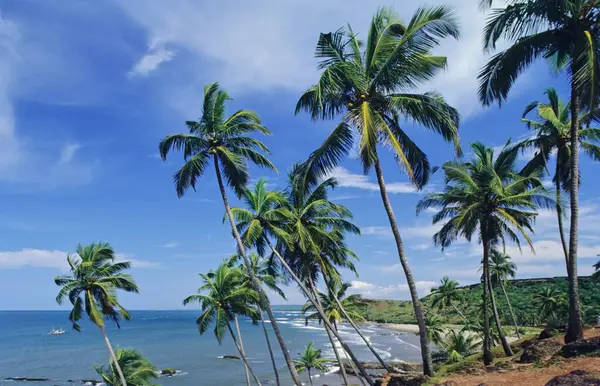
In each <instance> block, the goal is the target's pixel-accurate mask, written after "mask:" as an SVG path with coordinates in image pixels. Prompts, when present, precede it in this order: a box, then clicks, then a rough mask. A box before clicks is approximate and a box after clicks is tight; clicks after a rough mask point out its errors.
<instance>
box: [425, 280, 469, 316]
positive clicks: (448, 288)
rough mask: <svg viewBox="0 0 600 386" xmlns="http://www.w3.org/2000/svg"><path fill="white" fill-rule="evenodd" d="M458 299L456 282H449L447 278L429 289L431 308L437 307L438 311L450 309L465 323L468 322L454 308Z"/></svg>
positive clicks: (458, 293) (459, 297)
mask: <svg viewBox="0 0 600 386" xmlns="http://www.w3.org/2000/svg"><path fill="white" fill-rule="evenodd" d="M460 299H461V296H460V292H459V290H458V282H457V281H456V280H450V279H449V278H448V276H444V277H443V278H442V280H441V281H440V285H439V286H438V287H433V288H431V305H432V306H433V307H437V308H438V309H439V310H440V311H441V310H443V309H444V308H446V307H452V309H453V310H454V311H456V313H457V314H459V315H460V316H461V317H462V318H463V319H464V320H465V321H468V320H467V318H466V317H465V316H464V315H463V313H462V312H460V310H459V309H458V308H457V307H456V302H459V301H460Z"/></svg>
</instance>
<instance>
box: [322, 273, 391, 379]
mask: <svg viewBox="0 0 600 386" xmlns="http://www.w3.org/2000/svg"><path fill="white" fill-rule="evenodd" d="M327 289H328V290H329V292H330V293H331V294H333V299H334V300H335V303H336V304H337V306H338V307H339V308H340V311H342V315H343V316H344V318H346V320H347V321H348V322H349V323H350V325H351V326H352V328H354V331H356V333H357V334H358V336H360V337H361V339H362V340H363V341H364V342H365V344H366V345H367V347H368V348H369V350H371V352H372V353H373V355H375V358H377V360H378V361H379V363H381V365H382V366H383V368H384V369H385V370H386V371H387V372H388V373H391V372H392V371H393V370H392V368H391V367H389V366H388V365H387V364H386V363H385V362H384V361H383V359H382V358H381V357H380V356H379V354H378V353H377V351H375V349H374V348H373V346H372V345H371V342H369V340H368V339H367V338H366V337H365V336H364V335H363V333H362V332H361V331H360V328H358V326H357V325H356V323H354V320H352V318H351V317H350V315H348V313H347V312H346V310H345V309H344V306H342V303H341V302H340V300H339V299H338V298H337V296H335V294H334V293H333V291H331V288H329V284H327ZM336 330H337V328H336Z"/></svg>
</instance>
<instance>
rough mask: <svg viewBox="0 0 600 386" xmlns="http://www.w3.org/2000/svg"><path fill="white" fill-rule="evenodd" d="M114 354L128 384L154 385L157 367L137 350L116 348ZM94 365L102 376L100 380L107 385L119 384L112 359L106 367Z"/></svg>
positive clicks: (115, 385) (132, 385)
mask: <svg viewBox="0 0 600 386" xmlns="http://www.w3.org/2000/svg"><path fill="white" fill-rule="evenodd" d="M115 355H116V357H117V363H118V364H119V367H120V368H121V369H123V373H124V375H125V380H126V381H127V384H128V385H129V386H156V385H154V384H153V382H152V381H153V380H154V379H156V378H158V373H157V368H156V367H155V366H154V365H153V364H152V363H151V362H150V361H149V360H148V359H147V358H146V357H144V356H143V355H142V354H141V353H140V352H139V351H137V350H134V349H131V348H124V349H119V348H118V349H117V351H116V352H115ZM94 367H95V369H96V372H97V373H98V375H99V376H100V377H101V378H102V382H103V383H104V384H106V385H107V386H119V385H120V384H121V381H120V377H119V374H118V371H117V370H116V366H115V362H114V361H113V360H112V359H111V361H110V364H109V366H108V367H106V368H105V367H104V366H94Z"/></svg>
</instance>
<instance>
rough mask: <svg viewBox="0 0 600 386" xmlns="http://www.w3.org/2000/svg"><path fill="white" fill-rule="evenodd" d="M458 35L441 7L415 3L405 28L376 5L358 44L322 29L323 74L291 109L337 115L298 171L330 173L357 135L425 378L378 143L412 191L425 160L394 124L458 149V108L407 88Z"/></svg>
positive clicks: (344, 32)
mask: <svg viewBox="0 0 600 386" xmlns="http://www.w3.org/2000/svg"><path fill="white" fill-rule="evenodd" d="M458 35H459V32H458V27H457V21H456V18H455V15H454V12H453V10H452V9H451V8H448V7H445V6H440V7H433V8H424V7H423V8H419V9H418V10H417V11H416V12H415V14H414V15H413V17H412V18H411V20H410V22H409V23H408V24H406V25H405V24H402V23H401V22H400V21H399V18H398V16H397V15H396V13H395V12H394V11H392V10H391V9H387V8H384V9H380V10H379V11H378V12H377V13H376V14H375V15H374V16H373V19H372V21H371V25H370V28H369V32H368V34H367V40H366V42H362V41H360V40H359V39H358V38H357V34H355V33H354V31H353V30H352V28H351V27H350V26H348V28H347V29H343V28H342V29H339V30H337V31H336V32H330V33H322V34H321V35H320V36H319V40H318V42H317V48H316V52H315V56H316V57H317V58H318V59H319V60H320V63H319V69H322V70H323V71H322V73H321V76H320V78H319V80H318V81H317V84H315V85H314V86H312V87H311V88H309V89H308V90H307V91H306V92H305V93H304V94H303V95H302V96H301V97H300V100H299V101H298V104H297V106H296V113H299V112H300V111H302V110H305V111H308V112H309V113H310V115H311V117H312V119H313V120H317V119H339V123H338V124H337V126H336V127H335V128H334V129H333V131H332V132H331V134H330V135H329V136H328V137H327V139H326V140H325V141H324V142H323V144H322V145H321V147H320V148H318V149H317V150H315V151H314V152H313V153H312V154H311V156H310V157H309V159H308V160H307V162H306V168H308V169H310V170H312V171H315V172H318V173H322V174H326V173H329V172H331V170H332V169H333V168H334V167H335V166H336V165H337V164H338V163H339V162H340V161H341V160H342V159H343V158H344V157H345V156H346V155H347V154H348V153H349V152H350V150H351V149H352V146H353V143H354V139H355V138H357V139H358V141H359V153H360V157H359V158H360V160H361V162H362V165H363V168H364V171H365V173H368V172H369V171H370V170H371V169H372V168H374V169H375V173H376V175H377V182H378V184H379V190H380V193H381V199H382V202H383V204H384V208H385V210H386V213H387V215H388V219H389V222H390V227H391V228H392V233H393V234H394V239H395V242H396V248H397V250H398V257H399V259H400V263H401V264H402V268H403V270H404V273H405V275H406V279H407V283H408V286H409V290H410V294H411V298H412V301H413V306H414V308H415V315H416V318H417V322H418V324H419V331H420V333H419V336H420V342H421V354H422V357H423V364H424V366H423V370H424V373H425V374H426V375H432V374H433V369H432V367H431V355H430V352H429V348H428V344H427V331H426V326H425V319H424V317H423V311H422V307H421V304H420V300H419V297H418V294H417V290H416V286H415V282H414V278H413V276H412V272H411V269H410V266H409V265H408V262H407V259H406V254H405V250H404V246H403V243H402V238H401V236H400V231H399V229H398V224H397V222H396V217H395V215H394V211H393V209H392V206H391V204H390V201H389V197H388V194H387V190H386V187H385V182H384V177H383V171H382V168H381V164H380V159H379V154H378V151H379V149H378V145H382V146H384V147H388V148H390V149H391V150H392V153H393V155H394V157H395V158H396V160H397V161H398V164H399V166H400V168H402V169H403V170H404V171H405V172H406V174H407V175H408V177H409V178H410V180H411V181H412V182H413V183H414V185H415V186H416V187H417V188H421V187H423V186H424V185H425V184H426V183H427V181H428V179H429V175H430V171H431V169H430V164H429V160H428V159H427V156H426V154H425V153H424V152H423V151H422V150H421V149H420V148H419V147H418V146H417V144H416V143H415V142H413V141H412V140H411V139H410V137H409V136H408V135H407V133H406V132H405V131H404V130H403V128H402V127H401V122H402V123H404V121H405V120H409V121H414V122H416V123H418V124H419V125H421V126H423V127H424V128H426V129H429V130H432V131H434V132H436V133H438V134H440V135H441V136H442V137H443V138H444V140H446V141H451V142H453V143H454V145H455V149H456V152H457V153H460V145H459V141H458V121H459V117H458V112H457V111H456V110H455V109H454V108H452V107H450V106H449V105H448V104H446V102H445V100H444V99H443V97H442V96H441V95H440V94H439V93H437V92H435V91H432V92H427V93H424V94H418V93H415V92H414V89H415V88H417V87H419V86H420V85H422V84H424V83H425V82H426V81H428V80H430V79H432V78H433V77H434V76H435V74H436V73H437V72H438V71H440V70H442V69H444V68H445V67H446V58H445V57H442V56H435V55H432V54H431V51H432V50H433V49H434V48H435V47H436V46H437V45H438V44H439V42H440V40H441V39H443V38H445V37H448V36H451V37H455V38H458ZM353 129H354V130H356V131H355V132H354V130H353ZM355 133H357V135H356V136H355Z"/></svg>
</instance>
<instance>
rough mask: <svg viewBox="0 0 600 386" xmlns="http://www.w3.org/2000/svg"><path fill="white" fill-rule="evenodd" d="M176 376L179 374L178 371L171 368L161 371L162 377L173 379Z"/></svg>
mask: <svg viewBox="0 0 600 386" xmlns="http://www.w3.org/2000/svg"><path fill="white" fill-rule="evenodd" d="M175 374H177V370H175V369H171V368H169V369H162V370H160V375H166V376H167V377H172V376H173V375H175Z"/></svg>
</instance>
